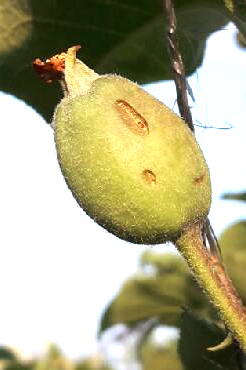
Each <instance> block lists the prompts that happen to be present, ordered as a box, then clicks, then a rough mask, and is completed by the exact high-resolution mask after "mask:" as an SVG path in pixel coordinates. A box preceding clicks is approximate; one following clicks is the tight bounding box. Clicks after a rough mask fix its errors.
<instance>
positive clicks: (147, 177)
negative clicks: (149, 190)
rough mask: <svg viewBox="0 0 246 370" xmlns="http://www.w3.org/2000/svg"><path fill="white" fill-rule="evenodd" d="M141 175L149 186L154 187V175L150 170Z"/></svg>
mask: <svg viewBox="0 0 246 370" xmlns="http://www.w3.org/2000/svg"><path fill="white" fill-rule="evenodd" d="M143 175H144V178H145V180H146V182H147V183H148V184H149V185H151V186H155V185H156V175H155V174H154V172H152V171H151V170H144V171H143Z"/></svg>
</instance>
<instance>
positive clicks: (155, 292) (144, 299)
mask: <svg viewBox="0 0 246 370" xmlns="http://www.w3.org/2000/svg"><path fill="white" fill-rule="evenodd" d="M158 258H159V261H158ZM147 262H152V263H150V265H151V266H152V267H156V268H157V267H158V268H157V270H156V274H155V275H152V276H148V275H142V276H137V277H134V278H131V279H129V280H128V281H126V282H125V283H124V284H123V286H122V288H121V289H120V291H119V293H118V295H117V296H116V297H115V299H114V300H113V301H112V302H111V304H110V305H109V306H108V307H107V309H106V310H105V312H104V314H103V316H102V319H101V327H100V330H99V334H100V333H101V332H103V331H104V330H106V329H107V328H109V327H110V326H112V325H114V324H116V323H125V324H127V325H130V326H131V325H133V326H134V325H136V324H137V323H138V322H139V321H141V320H147V319H150V318H152V317H158V319H159V322H160V323H161V324H164V325H174V326H178V325H179V320H180V314H181V309H182V306H188V307H190V308H192V309H194V310H196V311H197V312H199V313H204V314H208V315H209V316H210V314H211V305H210V303H209V301H208V299H207V297H206V296H205V295H204V294H203V293H202V291H201V289H200V288H199V287H198V285H197V283H196V282H195V281H194V279H193V278H192V277H191V275H190V273H189V271H188V269H187V267H186V264H185V263H184V261H183V259H181V258H180V257H179V256H177V255H174V254H169V253H165V254H157V253H154V252H151V251H150V252H148V255H147V254H146V253H144V254H143V256H142V257H141V259H140V263H141V265H142V268H144V269H145V268H146V265H148V263H147ZM212 312H213V311H212Z"/></svg>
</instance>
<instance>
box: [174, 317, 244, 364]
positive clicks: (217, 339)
mask: <svg viewBox="0 0 246 370" xmlns="http://www.w3.org/2000/svg"><path fill="white" fill-rule="evenodd" d="M225 336H226V335H225V332H224V331H223V330H222V329H220V328H219V327H217V326H215V325H214V324H212V323H210V322H208V321H205V320H204V319H200V318H199V317H198V316H195V315H194V314H192V313H191V312H189V311H184V313H183V314H182V318H181V332H180V340H179V345H178V351H179V354H180V358H181V361H182V363H183V366H184V368H185V369H186V370H198V369H199V370H222V369H224V370H237V369H238V364H237V360H236V352H235V348H234V347H233V345H230V346H229V347H227V348H225V349H221V350H218V351H216V352H211V351H208V350H207V348H208V347H213V346H216V345H217V344H219V343H221V342H222V341H223V340H224V339H225Z"/></svg>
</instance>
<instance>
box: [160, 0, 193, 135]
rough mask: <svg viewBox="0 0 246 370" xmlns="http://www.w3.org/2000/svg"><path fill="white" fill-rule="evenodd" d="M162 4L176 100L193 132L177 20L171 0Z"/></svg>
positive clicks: (165, 0) (164, 0) (166, 0)
mask: <svg viewBox="0 0 246 370" xmlns="http://www.w3.org/2000/svg"><path fill="white" fill-rule="evenodd" d="M163 6H164V9H165V12H166V15H167V21H168V37H167V38H168V46H169V52H170V59H171V65H172V70H173V73H174V82H175V85H176V91H177V102H178V107H179V112H180V115H181V117H182V118H183V119H184V120H185V122H186V123H187V125H188V126H189V128H190V129H191V131H193V132H194V125H193V121H192V115H191V111H190V107H189V104H188V94H187V81H186V77H185V67H184V63H183V61H182V57H181V54H180V52H179V48H178V39H177V22H176V15H175V11H174V7H173V4H172V0H163Z"/></svg>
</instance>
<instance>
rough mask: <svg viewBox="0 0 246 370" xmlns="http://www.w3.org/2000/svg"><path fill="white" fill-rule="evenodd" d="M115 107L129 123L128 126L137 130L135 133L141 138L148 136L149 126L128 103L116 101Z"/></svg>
mask: <svg viewBox="0 0 246 370" xmlns="http://www.w3.org/2000/svg"><path fill="white" fill-rule="evenodd" d="M115 105H116V107H117V109H118V111H119V112H120V113H121V114H122V115H123V117H124V118H125V119H126V120H127V121H128V123H130V125H131V126H132V127H133V128H134V129H135V130H137V132H138V133H139V134H141V135H143V136H147V135H148V134H149V125H148V123H147V121H146V119H145V118H144V117H143V116H142V115H141V114H140V113H138V112H137V111H136V109H134V108H133V107H132V106H131V105H130V104H129V103H127V102H126V101H125V100H120V99H119V100H116V102H115Z"/></svg>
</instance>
